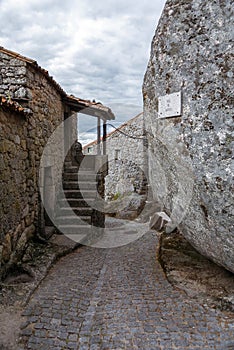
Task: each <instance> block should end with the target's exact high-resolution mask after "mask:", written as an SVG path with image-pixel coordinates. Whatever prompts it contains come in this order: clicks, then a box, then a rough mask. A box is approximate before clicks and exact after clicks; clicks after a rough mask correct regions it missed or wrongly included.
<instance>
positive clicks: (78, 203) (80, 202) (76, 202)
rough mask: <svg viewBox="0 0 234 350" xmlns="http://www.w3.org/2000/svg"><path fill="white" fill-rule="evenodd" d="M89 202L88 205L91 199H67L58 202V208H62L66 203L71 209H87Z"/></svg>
mask: <svg viewBox="0 0 234 350" xmlns="http://www.w3.org/2000/svg"><path fill="white" fill-rule="evenodd" d="M89 202H90V204H91V203H92V202H93V199H92V198H91V199H87V200H86V201H85V200H84V199H83V198H69V199H62V200H60V201H59V206H60V208H64V204H65V203H66V204H67V203H68V204H69V205H70V206H71V207H72V208H80V207H81V208H84V207H86V208H87V207H88V208H89Z"/></svg>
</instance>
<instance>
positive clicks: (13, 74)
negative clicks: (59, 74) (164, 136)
mask: <svg viewBox="0 0 234 350" xmlns="http://www.w3.org/2000/svg"><path fill="white" fill-rule="evenodd" d="M77 112H82V113H85V114H89V115H93V116H94V115H95V117H96V118H97V119H98V124H99V126H100V125H101V121H102V120H103V124H105V123H106V119H113V118H114V116H113V114H112V112H111V110H110V109H109V108H107V107H105V106H103V105H102V104H100V103H94V102H90V101H87V100H82V99H79V98H76V97H74V96H68V95H67V94H66V93H65V91H64V90H63V89H62V88H61V87H60V86H59V85H58V84H57V83H56V81H55V80H54V79H53V78H52V77H51V76H49V74H48V72H47V71H46V70H44V69H42V68H41V67H39V66H38V64H37V62H36V61H34V60H31V59H29V58H26V57H23V56H21V55H19V54H17V53H15V52H12V51H9V50H6V49H4V48H2V47H0V169H1V173H0V264H2V265H4V266H6V267H7V266H10V265H12V264H14V263H15V262H16V261H17V260H18V259H20V257H21V256H22V254H23V252H24V248H25V246H26V243H27V241H28V240H29V239H30V238H31V237H32V236H36V235H38V234H40V235H41V236H43V235H44V236H45V226H46V225H47V224H50V223H49V221H50V219H49V218H48V216H47V215H46V213H45V210H44V207H43V205H42V200H43V202H44V204H47V207H49V210H51V212H53V210H54V208H55V206H56V202H57V195H58V193H59V186H60V182H61V174H60V173H59V171H58V169H59V166H61V164H63V163H64V159H65V157H66V155H67V152H68V151H69V147H71V144H72V143H73V142H74V141H75V140H76V132H77V122H76V117H75V118H73V119H72V121H71V122H70V121H69V120H70V118H69V117H70V116H72V115H76V113H77ZM65 121H67V123H66V122H65ZM69 123H70V124H69ZM59 126H60V128H58V127H59ZM55 130H58V132H57V138H56V139H54V140H53V145H52V147H50V152H51V154H47V157H46V162H44V163H43V164H41V158H42V154H43V152H44V150H45V146H46V144H47V142H48V140H50V137H51V135H52V134H53V133H54V132H55ZM69 144H70V146H69ZM69 152H70V151H69ZM69 152H68V154H69ZM39 190H40V191H39ZM39 193H41V195H40V194H39ZM42 197H43V198H42ZM46 221H48V223H47V222H46Z"/></svg>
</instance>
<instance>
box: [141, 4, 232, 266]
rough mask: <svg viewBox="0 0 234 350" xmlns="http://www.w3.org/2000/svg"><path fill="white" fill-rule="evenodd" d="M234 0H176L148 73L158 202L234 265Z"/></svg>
mask: <svg viewBox="0 0 234 350" xmlns="http://www.w3.org/2000/svg"><path fill="white" fill-rule="evenodd" d="M233 76H234V72H233V1H231V0H227V1H200V0H190V1H187V0H186V1H185V0H174V1H171V0H168V1H167V2H166V5H165V8H164V11H163V13H162V16H161V19H160V21H159V24H158V27H157V30H156V33H155V36H154V38H153V42H152V50H151V56H150V60H149V64H148V68H147V71H146V74H145V78H144V85H143V96H144V119H145V128H146V134H147V137H148V143H149V177H150V181H151V188H152V192H153V196H154V200H155V201H159V202H160V203H162V205H163V206H164V210H165V211H166V212H167V214H169V216H170V217H171V220H172V222H171V223H170V224H169V225H168V226H167V230H168V231H171V230H173V227H175V226H178V227H179V229H180V230H181V232H182V233H183V235H184V236H185V237H186V238H187V239H188V241H189V242H190V243H191V244H192V245H193V246H194V247H196V248H197V250H198V251H200V252H201V253H202V254H204V255H205V256H207V257H209V258H210V259H212V260H213V261H215V262H216V263H218V264H221V265H223V266H224V267H225V268H227V269H229V270H230V271H232V272H234V249H233V247H234V221H233V214H234V211H233V202H234V198H233V193H234V191H233V146H234V139H233V85H232V84H233Z"/></svg>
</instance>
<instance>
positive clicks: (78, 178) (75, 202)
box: [56, 162, 98, 243]
mask: <svg viewBox="0 0 234 350" xmlns="http://www.w3.org/2000/svg"><path fill="white" fill-rule="evenodd" d="M78 169H79V168H78V166H75V165H72V164H71V163H69V162H67V163H65V165H64V173H63V191H64V195H65V197H62V198H60V200H59V208H58V214H57V219H56V222H57V223H58V230H59V232H61V233H63V234H65V235H66V236H68V237H69V238H71V239H73V240H75V241H77V242H80V243H82V242H83V240H87V237H89V236H90V235H91V233H92V225H93V224H94V216H95V210H94V209H93V208H92V207H91V206H90V204H92V202H93V201H94V200H95V199H96V197H97V184H98V183H97V174H96V173H95V171H94V170H92V169H82V170H79V172H78Z"/></svg>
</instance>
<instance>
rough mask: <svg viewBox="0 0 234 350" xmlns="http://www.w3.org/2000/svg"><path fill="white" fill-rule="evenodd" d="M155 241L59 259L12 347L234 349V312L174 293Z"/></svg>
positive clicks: (152, 237)
mask: <svg viewBox="0 0 234 350" xmlns="http://www.w3.org/2000/svg"><path fill="white" fill-rule="evenodd" d="M114 223H115V221H112V224H114ZM136 225H137V224H136ZM121 227H122V232H123V233H124V231H125V225H124V224H123V226H121ZM125 234H126V235H127V234H128V233H127V232H126V233H125ZM157 244H158V238H157V234H156V232H154V231H150V232H147V233H146V235H145V236H144V237H142V238H141V239H139V240H137V241H135V242H134V243H132V244H129V245H126V246H123V247H120V248H118V249H94V248H90V247H81V248H79V249H78V250H77V251H75V252H74V253H72V254H70V255H69V256H67V257H64V258H62V259H61V260H60V261H59V262H58V263H57V264H56V265H55V266H54V268H53V269H51V270H50V272H49V274H48V276H47V277H46V278H45V279H44V280H43V281H42V283H41V284H40V286H39V288H38V289H37V290H36V291H35V293H34V295H33V296H32V298H31V300H30V302H29V303H28V305H27V307H26V308H25V310H24V312H23V315H24V317H25V322H24V323H23V322H22V326H21V341H20V343H19V344H18V347H17V346H16V347H15V348H14V349H25V350H26V349H35V350H39V349H43V350H45V349H53V350H55V349H60V350H61V349H77V350H78V349H79V350H81V349H84V350H94V349H97V350H100V349H103V350H104V349H116V350H117V349H122V350H123V349H142V350H143V349H145V350H151V349H152V350H160V349H165V350H169V349H190V350H193V349H207V350H208V349H220V350H221V349H229V348H230V349H232V348H233V344H234V343H233V341H234V339H233V314H230V313H224V312H221V311H219V310H213V309H210V308H208V307H204V306H203V305H202V304H201V303H199V302H198V301H194V300H193V299H192V300H191V298H189V297H187V296H186V295H185V293H183V292H182V291H180V290H176V289H174V288H173V287H172V286H171V285H170V283H169V282H168V281H167V279H166V277H165V274H164V273H163V271H162V269H161V267H160V264H159V263H158V262H157V260H156V257H155V250H156V247H157ZM146 252H147V254H146ZM77 267H81V268H79V269H77ZM0 340H1V336H0Z"/></svg>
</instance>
